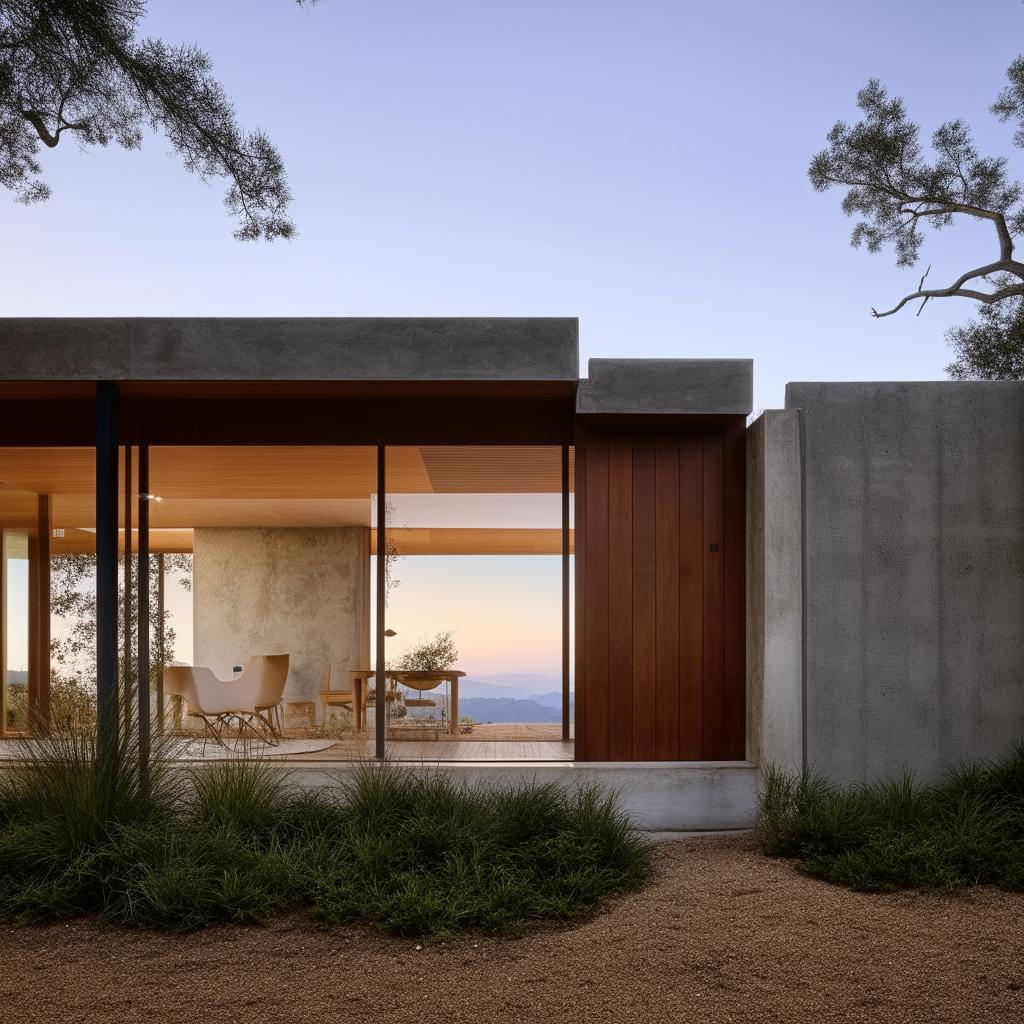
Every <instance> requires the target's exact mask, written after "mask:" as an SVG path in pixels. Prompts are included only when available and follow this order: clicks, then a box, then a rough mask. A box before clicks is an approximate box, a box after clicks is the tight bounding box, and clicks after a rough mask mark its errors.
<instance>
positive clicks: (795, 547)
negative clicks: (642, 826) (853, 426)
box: [747, 409, 803, 771]
mask: <svg viewBox="0 0 1024 1024" xmlns="http://www.w3.org/2000/svg"><path fill="white" fill-rule="evenodd" d="M802 501H803V483H802V469H801V464H800V414H799V413H798V412H795V411H783V410H778V409H771V410H768V411H766V412H765V413H763V414H762V415H761V416H759V417H758V418H757V419H756V420H755V421H754V422H753V423H752V424H751V425H750V427H748V428H747V757H748V758H749V759H750V760H751V761H753V762H754V763H755V764H758V765H764V764H775V765H778V766H779V767H781V768H785V769H787V770H789V771H800V770H802V768H803V583H802V573H803V552H802V538H801V506H802Z"/></svg>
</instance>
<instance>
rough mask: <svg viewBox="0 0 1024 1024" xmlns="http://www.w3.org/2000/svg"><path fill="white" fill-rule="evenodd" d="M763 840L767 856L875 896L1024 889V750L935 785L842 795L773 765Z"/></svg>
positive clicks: (909, 781)
mask: <svg viewBox="0 0 1024 1024" xmlns="http://www.w3.org/2000/svg"><path fill="white" fill-rule="evenodd" d="M754 835H755V839H756V841H757V843H758V846H759V847H760V849H761V850H762V852H764V853H765V854H767V855H768V856H772V857H790V858H793V859H795V860H796V861H797V864H798V865H799V867H800V868H801V870H803V871H806V872H807V873H808V874H811V875H814V876H816V877H818V878H823V879H826V880H827V881H830V882H835V883H837V884H839V885H845V886H849V887H850V888H853V889H861V890H863V891H866V892H887V891H891V890H894V889H903V888H920V889H928V890H934V891H956V890H962V889H965V888H968V887H969V886H973V885H997V886H1000V887H1002V888H1004V889H1012V890H1018V891H1020V890H1024V743H1020V744H1018V745H1017V746H1016V747H1015V748H1014V749H1013V751H1012V752H1011V753H1010V755H1009V756H1008V757H1006V758H1004V759H1002V760H1001V761H998V762H987V761H981V762H977V763H973V764H960V765H957V766H956V767H955V768H953V769H952V770H951V771H950V772H949V773H948V774H947V775H946V777H945V778H944V779H942V780H941V781H940V782H939V783H938V784H937V785H934V786H924V785H920V784H918V783H916V782H915V781H914V779H913V778H912V777H911V776H909V775H908V776H904V777H902V778H900V779H896V780H893V781H889V782H883V783H876V784H873V785H867V786H855V787H850V788H846V789H842V788H839V787H836V786H832V785H830V784H829V783H827V782H826V781H824V780H823V779H821V778H819V777H816V776H813V775H810V774H804V775H802V776H797V775H793V774H789V773H786V772H783V771H780V770H779V769H777V768H768V769H767V770H766V771H765V773H764V775H763V778H762V789H761V797H760V802H759V808H758V816H757V823H756V827H755V832H754Z"/></svg>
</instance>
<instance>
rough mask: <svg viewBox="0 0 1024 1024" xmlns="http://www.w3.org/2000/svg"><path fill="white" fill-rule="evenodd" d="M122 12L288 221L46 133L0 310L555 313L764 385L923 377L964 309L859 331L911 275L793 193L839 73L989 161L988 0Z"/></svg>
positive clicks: (155, 149) (958, 244) (167, 166)
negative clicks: (275, 197) (949, 125)
mask: <svg viewBox="0 0 1024 1024" xmlns="http://www.w3.org/2000/svg"><path fill="white" fill-rule="evenodd" d="M150 6H151V13H150V15H149V18H148V23H147V30H148V31H150V32H152V33H153V34H159V35H161V36H163V37H164V38H165V39H167V40H168V41H197V42H199V43H200V44H201V45H202V46H203V47H205V48H206V49H207V50H208V51H209V52H210V53H211V55H212V56H213V58H214V62H215V67H216V69H217V72H218V74H219V75H220V77H221V80H222V81H223V82H224V84H225V86H226V88H227V89H228V92H229V93H230V95H232V96H233V98H234V99H235V101H236V104H237V106H238V109H239V112H240V115H241V119H242V121H243V123H245V124H247V125H250V126H255V125H259V126H261V127H263V128H264V129H265V130H266V131H267V132H268V133H269V134H270V136H271V137H272V138H273V139H274V141H275V142H276V143H277V145H278V146H279V147H280V149H281V151H282V153H283V155H284V158H285V160H286V163H287V167H288V170H289V173H290V178H291V183H292V186H293V190H294V192H295V196H296V201H295V206H294V215H295V218H296V220H297V222H298V225H299V229H300V235H299V237H298V238H297V239H295V240H294V241H293V242H290V243H275V244H274V245H271V246H268V245H266V244H261V243H252V244H245V245H243V244H241V243H238V242H235V241H234V240H233V239H232V238H231V236H230V231H231V226H232V225H231V223H230V221H229V220H228V218H227V216H226V215H225V214H224V213H223V211H222V208H221V195H222V189H221V187H220V186H219V185H218V184H217V183H213V184H212V185H209V186H205V185H203V184H201V183H199V182H197V181H196V180H195V179H193V178H191V177H189V176H188V175H186V174H185V173H184V172H183V170H182V169H181V167H180V166H179V164H178V163H177V161H176V160H175V159H174V158H169V157H168V155H167V151H168V148H169V147H168V146H167V144H166V143H165V142H164V141H163V140H162V139H158V138H150V139H147V140H146V143H145V146H144V150H143V151H142V152H141V153H124V152H121V151H118V150H114V149H112V150H109V151H105V152H102V151H94V152H91V153H89V154H85V155H83V154H80V153H79V152H78V151H77V150H76V148H75V147H74V146H62V147H61V148H60V149H59V150H58V151H56V152H53V153H50V152H46V153H45V154H44V158H45V164H46V167H47V172H48V175H49V178H50V180H51V182H52V184H53V186H54V189H55V194H54V198H53V199H52V200H51V201H50V203H49V204H48V205H47V206H45V207H36V208H29V209H25V208H22V207H18V206H15V205H14V204H13V203H9V202H5V205H4V206H3V207H2V209H3V218H4V219H3V225H4V240H5V245H4V250H5V253H6V256H7V259H6V260H5V266H4V275H3V297H4V303H3V307H4V308H3V313H4V314H5V315H45V314H80V315H90V314H123V315H134V314H163V315H176V314H201V315H218V314H234V315H273V314H291V315H307V314H309V315H313V314H316V315H387V314H390V315H459V314H461V315H489V314H493V315H502V314H517V315H530V314H536V315H548V314H557V315H578V316H580V318H581V349H582V355H583V357H584V358H586V357H588V356H592V355H616V354H617V355H638V356H642V355H647V356H669V355H679V356H752V357H754V359H755V360H756V382H757V390H756V395H755V404H756V405H757V406H758V407H766V406H777V405H779V404H781V402H782V399H783V386H784V384H785V382H786V381H788V380H801V379H803V380H806V379H825V380H834V379H870V378H936V377H941V376H942V375H943V367H944V366H945V364H946V363H947V362H948V353H947V349H946V347H945V344H944V342H943V340H942V332H943V330H944V328H945V327H946V326H948V325H949V324H950V323H952V322H954V321H955V320H957V319H961V318H964V317H965V316H966V315H967V314H968V312H969V306H968V305H967V304H966V303H961V304H959V305H957V304H956V302H957V300H950V301H949V302H947V303H945V304H942V303H933V304H931V306H930V307H929V308H928V309H927V311H926V313H925V315H924V316H922V317H921V318H920V319H917V320H915V319H914V317H913V316H912V315H904V316H900V317H894V318H892V319H890V320H888V321H883V322H878V323H875V322H873V321H872V320H871V319H870V318H869V317H868V315H867V310H868V307H869V306H870V305H872V304H883V303H886V302H888V301H890V300H892V299H893V298H894V297H897V296H898V295H900V294H902V292H903V291H904V290H909V289H910V287H911V286H912V285H913V284H914V282H916V280H917V276H919V273H920V271H918V272H916V273H915V272H914V271H898V270H897V269H896V268H895V267H894V266H893V263H892V260H891V258H890V257H888V256H874V257H873V256H870V255H868V254H867V253H865V252H863V251H853V250H851V249H849V248H848V247H847V236H848V232H849V224H848V223H847V222H846V221H845V219H844V218H843V217H842V215H841V214H840V211H839V208H838V204H839V199H838V196H819V195H816V194H814V193H813V192H812V191H811V190H810V188H809V186H808V184H807V181H806V176H805V171H806V166H807V162H808V159H809V157H810V155H811V153H812V152H813V151H815V150H816V149H817V148H819V147H820V145H821V142H822V139H823V136H824V134H825V132H826V130H827V129H828V127H829V126H830V125H831V123H832V122H833V120H834V119H835V118H836V117H838V116H844V117H849V116H850V115H852V114H853V113H854V95H855V92H856V90H857V89H858V88H859V87H860V86H861V85H862V84H863V83H864V82H865V80H866V79H867V78H868V76H869V75H872V74H874V75H879V76H881V77H882V78H883V79H884V80H885V81H886V82H887V83H888V84H889V85H890V86H891V87H892V88H893V89H894V90H895V91H897V92H899V93H901V94H903V95H904V96H905V98H906V100H907V102H908V104H909V107H910V110H911V112H912V113H913V114H914V115H915V116H917V117H918V118H919V119H920V120H921V121H922V122H923V123H924V124H925V125H926V126H927V127H928V128H929V130H930V129H931V128H932V127H933V126H934V125H935V124H937V123H938V122H939V121H940V120H942V119H944V118H947V117H953V116H963V117H965V118H967V119H968V120H969V121H970V122H972V123H974V124H975V125H976V126H977V127H978V128H979V129H983V130H982V131H979V133H978V134H979V136H980V138H981V139H982V141H983V142H987V143H989V144H990V145H988V146H987V147H986V148H989V149H991V150H994V151H997V152H998V151H1010V152H1011V153H1012V154H1013V155H1014V159H1015V160H1016V159H1017V157H1016V153H1017V151H1012V149H1011V147H1010V145H1009V139H1010V135H1011V132H1010V131H1009V130H1007V129H1006V128H1004V127H1003V126H1000V125H998V124H997V123H996V122H995V120H994V119H993V118H992V117H991V116H990V115H989V114H988V113H987V106H988V104H989V103H990V102H991V101H992V99H993V98H994V97H995V95H996V93H997V91H998V89H999V87H1000V85H1001V82H1002V78H1003V73H1004V70H1005V67H1006V66H1007V64H1008V63H1009V62H1010V60H1011V59H1012V58H1013V57H1014V56H1016V54H1017V52H1018V49H1021V48H1024V43H1022V40H1024V7H1022V6H1021V5H1020V4H1019V3H1017V2H1015V0H1014V2H1011V0H999V2H996V0H976V2H975V3H973V4H971V5H970V6H971V10H970V31H969V32H968V31H965V28H964V18H965V11H964V7H963V5H962V4H956V5H954V4H952V3H948V2H946V0H928V2H917V0H913V2H912V0H904V2H901V3H898V4H893V3H891V2H884V3H882V2H864V0H858V2H857V3H855V4H822V3H821V2H820V0H818V2H799V3H797V2H783V3H775V4H765V3H760V2H759V3H753V2H733V3H730V4H691V3H683V2H679V0H675V2H649V0H648V2H645V0H628V2H615V3H609V2H599V0H596V2H595V0H587V2H572V0H542V2H536V0H516V2H515V3H480V2H479V0H460V2H451V0H432V2H430V3H424V2H423V0H404V2H399V0H323V2H322V3H321V4H319V5H317V6H314V7H313V8H311V9H308V10H307V9H303V8H298V7H296V6H295V5H294V4H293V3H290V2H289V0H258V2H251V0H250V2H242V0H218V2H217V3H215V4H213V3H209V2H200V0H175V2H173V3H171V2H168V0H153V2H152V3H151V5H150ZM1020 155H1021V156H1024V154H1020ZM0 201H3V199H2V197H0ZM992 251H993V249H992V240H991V239H990V238H989V237H988V233H987V232H986V231H985V230H984V228H982V227H967V228H965V229H957V230H955V231H950V232H947V236H946V237H945V238H943V240H942V244H940V245H934V246H932V247H930V249H929V250H928V251H927V252H926V256H925V259H926V261H927V260H934V263H935V266H934V268H933V270H932V278H931V279H932V280H934V281H936V282H939V281H942V280H944V279H945V278H947V277H950V276H951V275H953V272H954V271H956V270H957V269H959V268H961V265H962V264H963V263H964V261H965V260H966V261H968V262H969V263H970V264H971V265H973V264H974V262H976V261H977V260H979V259H980V260H982V261H984V260H985V259H987V258H988V257H989V254H990V253H991V252H992ZM958 253H960V254H961V255H957V254H958Z"/></svg>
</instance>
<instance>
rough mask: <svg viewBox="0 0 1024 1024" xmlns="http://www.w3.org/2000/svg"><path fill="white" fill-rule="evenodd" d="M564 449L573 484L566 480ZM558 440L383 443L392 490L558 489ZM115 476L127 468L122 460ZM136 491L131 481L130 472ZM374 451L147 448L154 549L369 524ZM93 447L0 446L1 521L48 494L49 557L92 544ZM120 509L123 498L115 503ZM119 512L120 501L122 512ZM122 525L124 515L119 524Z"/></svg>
mask: <svg viewBox="0 0 1024 1024" xmlns="http://www.w3.org/2000/svg"><path fill="white" fill-rule="evenodd" d="M572 455H573V451H572V449H570V486H572V483H573V474H572V470H573V460H572ZM561 477H562V469H561V453H560V450H559V449H558V448H557V447H551V446H548V447H533V446H488V447H471V446H443V447H442V446H425V447H414V446H401V447H389V448H388V450H387V484H388V491H389V492H390V493H394V494H507V495H513V494H537V493H544V494H557V493H559V492H560V490H561ZM121 480H122V486H123V480H124V472H123V459H122V472H121ZM135 481H136V486H137V476H136V478H135ZM376 484H377V464H376V450H375V449H374V448H372V447H354V446H347V447H342V446H277V447H275V446H255V447H248V446H246V447H223V446H188V447H184V446H183V447H159V448H151V449H150V490H151V492H152V493H153V494H155V495H158V496H159V497H160V499H161V500H160V501H159V502H153V503H151V505H150V525H151V536H150V542H151V547H152V549H153V550H154V551H160V550H163V551H189V550H191V546H192V545H191V530H192V529H195V528H200V527H238V528H259V527H336V526H370V525H371V517H372V514H373V513H372V508H373V504H372V500H371V498H372V495H373V494H374V492H375V490H376ZM94 486H95V452H94V450H93V449H91V448H2V449H0V523H2V525H3V526H5V527H7V528H10V529H33V528H34V527H35V525H36V521H37V518H36V517H37V505H38V503H37V495H40V494H47V495H50V498H51V527H52V528H53V529H55V530H63V531H64V536H63V537H59V536H58V537H54V538H53V540H52V546H53V550H54V552H60V551H90V550H92V545H93V534H92V533H91V532H90V531H91V530H92V529H93V528H94V526H95V497H94ZM122 506H123V502H122ZM119 512H121V514H122V515H123V508H122V509H119ZM122 525H123V519H122ZM394 533H395V536H396V537H398V535H399V534H402V535H403V536H402V541H401V543H400V545H399V547H400V550H401V553H402V554H427V553H434V554H473V553H479V554H484V553H488V554H540V553H544V554H556V553H558V552H559V551H560V550H561V537H560V531H559V530H558V529H557V528H555V529H546V530H531V529H465V528H462V529H429V530H422V529H420V530H416V529H412V530H401V531H398V530H396V531H394Z"/></svg>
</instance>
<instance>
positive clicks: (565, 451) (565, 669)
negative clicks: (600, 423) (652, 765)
mask: <svg viewBox="0 0 1024 1024" xmlns="http://www.w3.org/2000/svg"><path fill="white" fill-rule="evenodd" d="M570 715H571V710H570V703H569V446H568V445H567V444H563V445H562V742H563V743H568V742H569V718H570Z"/></svg>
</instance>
